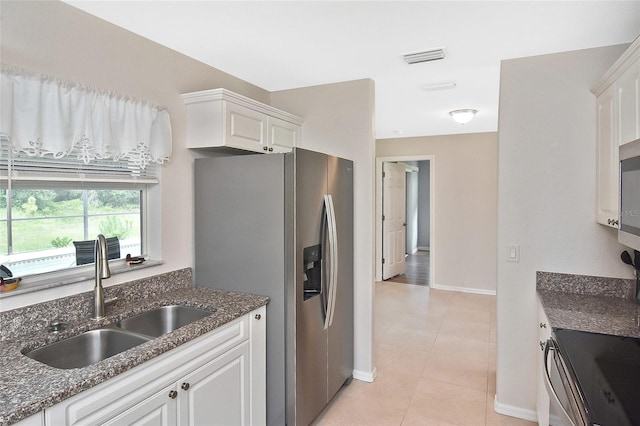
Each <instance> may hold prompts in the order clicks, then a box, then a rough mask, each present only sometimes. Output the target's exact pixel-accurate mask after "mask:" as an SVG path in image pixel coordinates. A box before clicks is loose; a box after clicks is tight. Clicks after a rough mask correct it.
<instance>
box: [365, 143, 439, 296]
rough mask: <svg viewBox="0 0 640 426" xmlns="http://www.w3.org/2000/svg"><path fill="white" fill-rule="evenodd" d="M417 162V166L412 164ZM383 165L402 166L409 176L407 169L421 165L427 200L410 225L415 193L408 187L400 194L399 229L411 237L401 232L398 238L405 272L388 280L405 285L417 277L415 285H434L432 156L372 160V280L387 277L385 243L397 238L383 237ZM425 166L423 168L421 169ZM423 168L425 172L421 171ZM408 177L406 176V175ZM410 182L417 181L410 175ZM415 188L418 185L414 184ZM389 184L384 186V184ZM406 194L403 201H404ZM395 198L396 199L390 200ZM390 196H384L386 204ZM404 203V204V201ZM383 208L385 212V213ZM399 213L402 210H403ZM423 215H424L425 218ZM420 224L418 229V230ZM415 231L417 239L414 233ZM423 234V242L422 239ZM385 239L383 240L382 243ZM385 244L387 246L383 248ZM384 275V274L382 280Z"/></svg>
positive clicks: (433, 170) (433, 168)
mask: <svg viewBox="0 0 640 426" xmlns="http://www.w3.org/2000/svg"><path fill="white" fill-rule="evenodd" d="M416 162H418V163H416ZM385 163H403V164H404V167H405V172H407V171H408V172H409V173H412V172H414V171H415V170H411V167H412V166H413V167H414V168H415V169H416V170H417V169H419V168H420V167H419V166H418V167H416V164H422V165H423V173H426V177H425V176H423V179H422V184H423V189H424V185H427V191H423V192H428V195H427V197H428V201H427V202H426V203H425V202H423V206H422V207H423V210H424V208H425V207H424V205H425V204H426V205H427V207H426V208H427V212H428V213H427V214H424V211H423V212H422V213H420V216H421V218H422V221H417V223H412V220H415V219H417V217H416V218H412V217H411V211H412V207H411V206H412V205H416V208H417V200H412V199H411V197H414V196H417V191H415V190H412V189H411V188H409V189H408V190H407V191H406V192H405V193H403V197H402V198H403V200H402V202H403V203H406V204H405V205H404V206H406V208H407V210H406V211H407V212H408V216H407V217H406V218H405V220H404V222H403V226H404V227H405V229H403V231H405V230H409V228H413V229H412V230H409V231H410V232H411V234H407V233H406V232H403V238H402V251H403V252H404V253H403V254H405V255H406V257H405V262H404V265H403V266H404V267H405V268H406V272H405V273H404V274H403V275H399V276H396V277H395V278H392V279H391V281H398V280H399V281H400V282H408V283H411V282H409V281H411V280H412V279H415V278H416V277H418V276H419V277H421V278H420V280H421V281H420V282H416V284H422V285H425V284H426V283H427V282H430V283H434V282H435V276H436V275H435V272H436V271H435V269H434V257H435V238H434V232H433V229H434V223H435V214H434V212H435V191H434V188H435V179H434V175H435V156H434V155H415V156H394V157H378V158H376V281H382V280H383V278H389V276H388V275H389V272H388V271H387V270H386V268H385V262H387V259H386V257H388V253H389V244H396V241H397V238H396V239H394V240H391V241H390V240H389V238H385V225H386V222H387V221H386V220H385V219H386V218H387V215H386V214H385V213H387V211H389V209H390V208H389V207H388V206H385V204H386V203H385V198H384V194H385V190H386V191H389V189H388V188H385V181H384V177H383V176H384V173H383V172H384V171H385V169H388V166H387V167H385ZM425 165H426V167H425ZM424 169H426V170H424ZM408 176H409V175H408ZM410 178H411V179H414V180H416V181H417V180H418V179H416V177H414V176H411V177H410ZM405 182H407V184H408V186H409V187H410V186H411V183H410V182H408V181H405ZM415 183H416V184H417V186H418V190H419V185H420V182H419V181H418V182H415ZM386 185H387V186H388V185H389V184H388V183H387V184H386ZM405 195H406V198H405ZM394 198H397V197H394ZM389 199H390V197H389V194H387V201H389ZM405 200H406V201H405ZM385 209H386V210H385ZM403 210H405V209H404V208H403ZM424 216H428V217H427V218H425V217H424ZM420 224H421V225H422V228H423V229H421V230H419V229H418V228H419V227H420ZM418 232H419V234H420V235H419V236H417V233H418ZM425 235H426V239H425ZM385 240H387V241H385ZM385 245H387V247H385ZM396 250H397V245H396ZM385 275H387V276H386V277H385Z"/></svg>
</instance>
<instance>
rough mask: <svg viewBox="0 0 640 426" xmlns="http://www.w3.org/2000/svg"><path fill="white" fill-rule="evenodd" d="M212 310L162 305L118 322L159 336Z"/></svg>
mask: <svg viewBox="0 0 640 426" xmlns="http://www.w3.org/2000/svg"><path fill="white" fill-rule="evenodd" d="M212 313H213V312H212V311H205V310H203V309H198V308H192V307H190V306H182V305H170V306H162V307H160V308H157V309H153V310H151V311H147V312H143V313H141V314H138V315H136V316H133V317H131V318H127V319H124V320H121V321H120V322H118V327H120V328H122V329H124V330H131V331H134V332H136V333H140V334H145V335H147V336H153V337H158V336H162V335H163V334H167V333H170V332H172V331H173V330H175V329H177V328H180V327H183V326H185V325H187V324H190V323H192V322H194V321H197V320H199V319H202V318H204V317H206V316H209V315H211V314H212Z"/></svg>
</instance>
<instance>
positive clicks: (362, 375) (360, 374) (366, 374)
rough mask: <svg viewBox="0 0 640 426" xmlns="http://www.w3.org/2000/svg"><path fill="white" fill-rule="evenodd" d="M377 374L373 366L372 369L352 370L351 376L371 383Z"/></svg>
mask: <svg viewBox="0 0 640 426" xmlns="http://www.w3.org/2000/svg"><path fill="white" fill-rule="evenodd" d="M377 376H378V370H377V369H376V368H375V367H374V368H373V370H372V371H360V370H353V378H354V379H356V380H361V381H363V382H369V383H373V381H374V380H375V379H376V377H377Z"/></svg>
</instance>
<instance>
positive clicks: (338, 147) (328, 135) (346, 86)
mask: <svg viewBox="0 0 640 426" xmlns="http://www.w3.org/2000/svg"><path fill="white" fill-rule="evenodd" d="M271 103H272V105H273V106H275V107H278V108H281V109H284V110H286V111H289V112H292V113H294V114H297V115H300V116H301V117H307V119H306V121H305V123H304V126H303V128H302V147H303V148H308V149H312V150H317V151H322V152H326V153H328V154H333V155H337V156H340V157H344V158H348V159H350V160H353V164H354V165H353V167H354V198H355V199H354V251H355V252H354V293H355V294H354V295H355V306H354V320H355V326H354V327H355V329H354V340H355V342H354V344H355V353H354V356H355V366H354V368H355V371H354V377H355V378H357V379H361V380H367V381H371V380H373V377H374V376H375V371H374V364H373V359H372V350H371V348H372V345H373V312H372V305H373V282H374V279H373V247H374V245H375V239H374V237H373V235H374V232H373V230H374V223H373V215H372V212H373V209H374V191H373V188H374V176H373V163H374V155H375V152H374V151H375V143H374V141H375V136H374V130H373V129H374V125H373V123H374V105H375V99H374V84H373V81H371V80H356V81H349V82H344V83H336V84H327V85H322V86H314V87H306V88H301V89H294V90H285V91H281V92H274V93H272V94H271Z"/></svg>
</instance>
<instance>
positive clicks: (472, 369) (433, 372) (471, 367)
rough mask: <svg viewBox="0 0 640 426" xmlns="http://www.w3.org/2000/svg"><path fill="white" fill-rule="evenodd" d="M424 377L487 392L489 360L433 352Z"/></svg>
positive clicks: (423, 373) (423, 372)
mask: <svg viewBox="0 0 640 426" xmlns="http://www.w3.org/2000/svg"><path fill="white" fill-rule="evenodd" d="M422 377H424V378H426V379H434V380H438V381H441V382H446V383H451V384H454V385H459V386H464V387H467V388H470V389H475V390H478V391H481V392H486V391H487V380H488V373H487V362H486V361H485V362H482V361H469V360H466V359H462V358H458V357H455V356H445V355H442V354H438V353H433V354H431V355H430V356H429V359H428V360H427V364H426V365H425V367H424V369H423V371H422Z"/></svg>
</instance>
